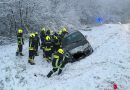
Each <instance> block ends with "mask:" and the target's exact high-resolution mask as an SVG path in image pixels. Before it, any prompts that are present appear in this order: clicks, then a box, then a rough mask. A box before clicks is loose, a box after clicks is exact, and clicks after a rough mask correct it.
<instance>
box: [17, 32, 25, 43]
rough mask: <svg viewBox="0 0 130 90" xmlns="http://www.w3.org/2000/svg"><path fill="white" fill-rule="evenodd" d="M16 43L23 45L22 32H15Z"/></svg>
mask: <svg viewBox="0 0 130 90" xmlns="http://www.w3.org/2000/svg"><path fill="white" fill-rule="evenodd" d="M17 41H18V42H17V43H18V45H23V44H24V40H23V34H22V33H17Z"/></svg>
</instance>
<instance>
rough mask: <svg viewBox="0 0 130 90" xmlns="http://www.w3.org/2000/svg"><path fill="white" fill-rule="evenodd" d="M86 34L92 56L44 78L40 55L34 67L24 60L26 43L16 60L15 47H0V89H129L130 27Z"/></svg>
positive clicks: (45, 67) (106, 27)
mask: <svg viewBox="0 0 130 90" xmlns="http://www.w3.org/2000/svg"><path fill="white" fill-rule="evenodd" d="M81 32H82V33H83V34H84V35H87V36H88V37H87V38H88V41H90V44H91V45H92V47H93V48H94V53H93V54H92V55H90V56H89V57H86V58H85V59H82V60H81V61H78V62H75V63H71V64H67V65H66V67H65V68H64V70H63V73H62V74H61V75H59V76H58V75H57V73H56V74H55V75H53V76H52V77H51V78H49V79H48V78H47V77H46V75H47V74H48V72H49V71H50V70H51V69H52V66H51V64H48V63H47V62H45V60H44V59H42V53H41V52H42V51H39V53H40V56H38V57H36V58H35V62H36V65H34V66H31V65H30V64H28V63H27V60H28V43H27V42H26V43H25V45H24V51H23V53H24V55H25V56H24V57H16V56H15V52H16V48H17V45H16V44H11V45H6V46H0V71H1V74H0V90H113V89H112V87H113V82H116V83H117V84H118V87H119V90H130V48H129V47H130V27H129V25H121V24H115V25H111V24H108V25H102V26H98V27H94V28H92V31H81Z"/></svg>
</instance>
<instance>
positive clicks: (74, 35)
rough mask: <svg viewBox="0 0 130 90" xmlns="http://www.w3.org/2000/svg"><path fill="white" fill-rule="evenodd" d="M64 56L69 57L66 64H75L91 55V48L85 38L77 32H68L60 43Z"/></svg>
mask: <svg viewBox="0 0 130 90" xmlns="http://www.w3.org/2000/svg"><path fill="white" fill-rule="evenodd" d="M62 44H63V48H64V50H65V51H66V54H67V55H68V56H69V57H70V59H69V60H68V62H75V61H78V60H80V59H83V58H85V57H86V56H89V55H91V54H92V53H93V48H92V46H91V45H90V43H89V42H88V40H87V39H86V37H85V36H84V35H83V34H82V33H81V32H80V31H78V30H73V31H71V32H69V33H68V34H67V35H66V36H65V37H64V39H63V41H62Z"/></svg>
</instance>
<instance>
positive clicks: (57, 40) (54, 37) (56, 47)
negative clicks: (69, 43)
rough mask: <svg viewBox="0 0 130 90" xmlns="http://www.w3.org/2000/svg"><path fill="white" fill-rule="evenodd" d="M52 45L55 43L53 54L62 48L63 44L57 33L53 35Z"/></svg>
mask: <svg viewBox="0 0 130 90" xmlns="http://www.w3.org/2000/svg"><path fill="white" fill-rule="evenodd" d="M52 39H53V41H52V43H53V47H54V48H53V52H56V51H57V50H58V49H59V48H60V47H62V46H61V42H60V40H59V36H58V34H57V33H56V32H55V33H54V34H53V35H52Z"/></svg>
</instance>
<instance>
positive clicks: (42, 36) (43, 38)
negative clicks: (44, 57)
mask: <svg viewBox="0 0 130 90" xmlns="http://www.w3.org/2000/svg"><path fill="white" fill-rule="evenodd" d="M45 37H46V29H45V28H42V29H41V32H40V39H41V47H40V49H42V47H43V44H44V41H45Z"/></svg>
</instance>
